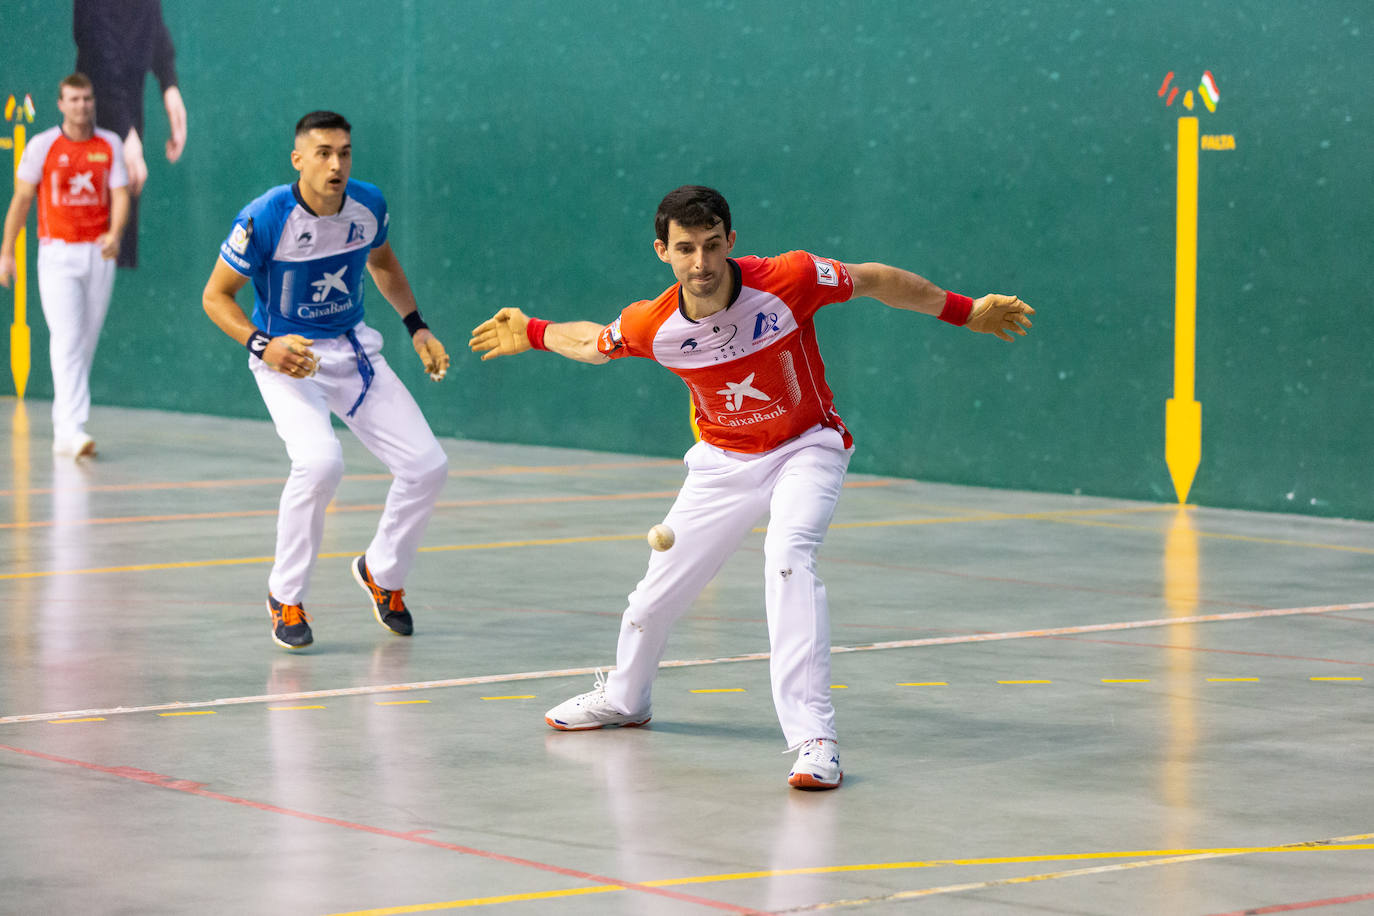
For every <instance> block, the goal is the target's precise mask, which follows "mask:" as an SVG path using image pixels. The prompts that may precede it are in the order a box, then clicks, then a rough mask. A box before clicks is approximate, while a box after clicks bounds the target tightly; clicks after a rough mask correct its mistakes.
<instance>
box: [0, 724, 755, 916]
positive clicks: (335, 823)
mask: <svg viewBox="0 0 1374 916" xmlns="http://www.w3.org/2000/svg"><path fill="white" fill-rule="evenodd" d="M0 750H4V751H10V752H11V753H15V754H22V755H24V756H26V757H34V758H37V759H39V760H46V761H48V762H50V763H60V764H64V765H66V766H75V767H81V768H83V769H86V770H92V771H94V772H97V773H104V774H106V775H108V776H117V777H119V778H120V779H129V780H132V781H134V782H141V783H146V784H147V785H150V786H156V787H158V788H160V789H171V790H173V791H176V792H185V793H186V794H188V795H198V796H200V797H201V798H208V799H211V800H212V801H220V802H228V803H229V804H232V805H241V806H243V807H245V808H253V809H255V810H258V811H264V812H267V813H268V814H282V815H285V816H287V817H295V818H300V819H301V820H305V821H314V822H315V823H317V824H326V825H328V826H331V827H343V828H344V829H346V830H357V831H359V832H361V833H371V834H375V835H377V836H384V837H389V838H391V839H394V840H403V841H405V842H407V843H418V844H420V845H422V846H432V847H434V848H436V849H447V850H449V851H451V852H458V853H462V854H463V855H468V856H477V857H479V858H483V859H491V860H492V861H496V862H505V863H506V864H508V865H519V866H522V867H524V868H533V869H537V870H539V871H546V872H552V873H553V874H557V875H563V876H564V877H568V878H577V879H578V880H581V881H590V882H592V883H593V884H613V885H615V886H617V887H622V888H624V889H625V890H627V891H639V892H641V893H645V894H652V895H654V896H656V897H667V898H669V899H672V900H678V901H682V902H683V903H693V904H697V905H699V906H705V907H710V908H711V909H716V910H724V911H725V912H728V913H747V914H752V916H763V914H762V913H761V911H759V910H755V909H751V908H749V907H744V906H738V905H736V904H733V903H725V902H723V901H720V900H710V899H708V898H706V897H697V896H694V895H692V894H683V893H680V892H678V891H671V890H668V889H666V888H661V887H648V886H646V885H643V884H636V883H635V882H633V881H624V880H622V879H620V878H610V877H607V876H605V875H597V874H593V873H591V872H585V871H578V870H577V869H575V868H564V867H562V866H561V865H550V864H548V863H546V862H536V861H534V860H533V859H522V858H520V857H518V856H508V855H503V854H502V853H499V852H491V851H489V850H486V849H477V848H475V847H472V846H461V845H459V844H457V843H445V842H443V841H441V840H432V839H430V838H428V837H425V836H419V835H418V834H419V833H420V832H421V831H407V832H405V833H402V832H400V831H397V830H387V829H386V828H385V827H373V826H371V825H368V824H357V823H354V822H353V821H344V820H339V819H338V818H334V817H325V816H324V815H321V814H310V813H309V812H306V811H294V810H292V809H290V808H282V807H279V806H277V805H270V804H267V803H266V802H257V801H253V800H251V799H247V798H237V797H235V796H233V795H224V794H221V793H219V792H212V791H210V790H209V789H207V788H205V783H201V782H192V781H191V780H189V779H176V778H173V777H171V776H164V775H162V774H161V773H153V772H151V771H149V770H140V769H138V768H137V767H129V766H121V767H111V766H104V765H102V764H98V763H90V762H88V761H84V760H73V759H72V758H70V757H58V756H57V755H55V754H45V753H43V752H42V751H33V750H28V749H26V748H22V747H11V746H10V745H8V744H0Z"/></svg>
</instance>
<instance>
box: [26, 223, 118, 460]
mask: <svg viewBox="0 0 1374 916" xmlns="http://www.w3.org/2000/svg"><path fill="white" fill-rule="evenodd" d="M114 279H115V262H114V260H113V259H111V260H106V259H105V258H103V257H101V254H100V245H99V244H97V243H95V242H64V241H61V240H60V239H53V240H44V241H41V242H39V245H38V298H39V301H40V302H41V303H42V306H43V319H44V321H46V322H47V324H48V360H49V362H50V363H51V364H52V428H53V441H54V442H63V441H70V440H72V439H73V438H75V437H77V436H79V435H81V434H82V433H84V432H85V431H86V422H87V421H88V420H89V419H90V417H91V364H92V363H94V362H95V347H96V344H97V343H99V341H100V329H101V328H102V327H104V325H105V315H106V313H107V312H108V311H109V309H110V294H111V292H113V290H114Z"/></svg>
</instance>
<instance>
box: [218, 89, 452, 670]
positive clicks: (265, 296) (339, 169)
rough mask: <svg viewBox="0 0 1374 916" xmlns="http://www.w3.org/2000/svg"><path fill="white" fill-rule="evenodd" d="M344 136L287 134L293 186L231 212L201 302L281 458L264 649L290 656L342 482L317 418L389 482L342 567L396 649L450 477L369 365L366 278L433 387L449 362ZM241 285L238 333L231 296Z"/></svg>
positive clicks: (424, 430) (330, 436)
mask: <svg viewBox="0 0 1374 916" xmlns="http://www.w3.org/2000/svg"><path fill="white" fill-rule="evenodd" d="M351 135H352V127H351V125H350V124H349V123H348V121H347V120H345V119H344V118H343V116H342V115H339V114H335V113H334V112H330V111H315V112H311V113H310V114H308V115H306V116H305V117H303V118H301V119H300V121H299V122H297V124H296V141H295V148H294V149H292V151H291V164H292V166H293V167H295V169H296V171H298V172H300V179H299V180H298V181H297V182H295V183H294V184H289V185H281V186H279V187H276V188H273V189H272V190H270V191H268V192H267V193H266V194H264V195H262V196H261V197H259V198H258V199H257V200H255V201H253V202H252V203H250V204H249V205H248V206H246V207H244V208H243V210H241V211H240V212H239V215H238V217H237V218H236V219H235V220H234V226H233V229H232V230H231V232H230V234H229V238H228V239H226V240H225V242H224V244H222V245H221V246H220V257H219V260H218V261H216V262H215V267H214V270H213V271H211V273H210V279H209V282H207V283H206V284H205V293H204V296H203V303H204V306H205V311H206V314H208V315H209V316H210V319H211V320H212V321H214V323H215V324H216V325H218V326H219V328H220V330H222V331H224V333H226V334H228V335H229V336H230V337H232V338H234V339H235V340H236V341H238V342H239V343H240V344H242V345H243V346H245V347H247V348H248V352H249V354H250V356H249V359H248V364H249V368H250V369H252V371H253V377H254V379H255V380H256V381H257V383H258V389H259V390H260V391H261V392H262V399H263V402H264V403H265V404H266V405H267V410H268V412H269V413H270V414H271V415H272V422H273V423H274V424H275V426H276V429H277V435H279V436H280V437H281V439H282V441H283V442H284V443H285V444H286V452H287V455H288V456H289V457H290V458H291V476H290V477H289V478H288V479H287V482H286V487H285V489H284V490H283V491H282V496H281V506H280V509H279V510H278V514H277V548H276V561H275V563H274V564H273V566H272V572H271V574H270V575H269V576H268V580H267V587H268V594H267V609H268V612H269V613H270V614H271V615H272V638H273V640H274V641H276V642H277V644H278V645H281V646H284V647H285V648H288V649H299V648H302V647H304V646H308V645H310V643H311V642H312V641H313V638H314V637H313V635H312V634H311V632H310V624H309V623H308V622H307V621H308V619H309V618H308V617H307V615H306V613H305V608H304V602H305V596H306V591H307V590H308V588H309V584H310V571H311V568H312V567H313V566H314V563H315V557H316V556H317V555H318V553H319V548H320V540H321V537H322V535H323V531H324V513H325V508H326V507H327V506H328V505H329V501H330V500H331V499H332V498H333V495H334V491H335V489H336V488H337V487H338V485H339V481H340V479H342V477H343V449H342V446H341V445H340V443H339V439H338V436H336V435H335V433H334V429H333V426H332V425H331V422H330V414H331V413H333V414H337V415H338V416H339V417H340V418H342V420H343V422H344V424H345V425H346V426H348V428H349V429H351V430H352V431H353V433H354V434H355V435H356V436H357V437H358V439H359V440H360V441H361V442H362V443H363V445H365V446H367V448H368V450H369V451H371V452H372V454H374V455H376V456H377V457H378V458H379V459H381V460H382V462H383V463H384V464H385V465H386V466H387V468H388V469H389V470H390V471H391V473H392V475H393V476H394V477H395V480H394V481H393V482H392V485H391V489H390V491H389V492H388V493H387V498H386V507H385V509H384V510H383V512H382V518H381V521H380V522H379V523H378V525H377V533H376V535H375V536H374V537H373V539H372V543H371V544H369V545H368V547H367V550H366V552H365V553H363V554H362V555H361V556H358V557H355V558H354V559H353V563H352V567H353V578H354V579H355V580H357V582H358V584H359V585H360V586H362V587H363V589H364V590H365V591H366V592H367V593H368V600H369V604H370V606H371V608H372V612H373V614H374V615H375V616H376V618H377V621H378V622H379V623H380V624H382V626H384V627H386V628H387V629H388V630H390V631H391V632H393V633H395V634H397V635H399V636H409V635H410V634H411V633H412V631H413V622H412V620H411V616H410V611H409V610H408V609H407V608H406V604H405V600H404V595H405V589H404V588H403V585H404V583H405V578H406V574H407V573H408V572H409V571H410V566H411V563H412V562H413V561H414V559H415V553H416V551H417V550H418V548H419V545H420V538H421V537H422V536H423V535H424V530H425V527H426V525H428V524H429V517H430V515H431V514H432V512H433V511H434V504H435V502H436V501H437V500H438V498H439V491H440V490H441V489H442V488H443V485H444V482H445V481H446V480H447V479H448V457H447V456H446V455H445V454H444V451H443V449H442V448H441V447H440V446H439V442H438V440H436V439H435V438H434V433H433V431H431V430H430V428H429V424H428V423H427V422H426V421H425V418H424V415H423V414H421V412H420V408H419V406H418V405H417V404H416V403H415V399H414V398H413V397H411V395H410V392H409V391H408V390H406V387H405V385H404V384H403V383H402V382H401V380H400V379H399V378H398V377H397V376H396V373H395V372H394V371H393V370H392V369H391V367H390V366H388V365H387V363H386V360H385V359H384V358H383V357H382V353H381V348H382V335H381V334H379V333H377V332H376V331H374V330H373V329H372V328H370V327H368V326H367V325H366V324H365V323H364V322H363V269H364V268H366V269H367V271H368V272H369V273H370V274H371V275H372V279H373V282H375V283H376V284H377V289H378V290H379V291H380V292H381V294H382V295H383V296H384V297H386V300H387V301H388V302H389V303H390V304H391V306H392V308H394V309H395V310H396V312H397V314H399V315H400V316H401V319H402V320H403V321H404V322H405V326H406V329H407V330H409V331H410V338H411V342H412V344H414V346H415V352H416V353H417V354H419V356H420V360H421V362H423V363H424V366H425V371H426V372H428V373H429V376H430V378H432V379H434V380H435V381H439V380H440V379H442V378H443V377H444V373H445V372H446V371H447V369H448V365H449V358H448V354H447V353H446V352H445V351H444V347H443V345H442V344H441V343H440V342H439V339H438V338H437V337H435V336H434V335H433V334H432V333H431V332H430V331H429V328H428V327H427V326H426V325H425V323H424V321H423V320H422V319H421V318H420V312H419V310H418V308H417V307H416V304H415V295H414V293H413V292H412V291H411V288H410V281H408V280H407V279H406V275H405V271H404V270H402V269H401V262H400V260H399V259H398V258H397V257H396V253H395V252H394V251H392V249H391V244H390V243H389V242H388V241H387V221H388V215H387V209H386V201H385V199H383V197H382V194H381V191H379V190H378V189H377V188H376V186H374V185H370V184H367V183H365V182H361V181H354V180H352V179H350V178H349V172H350V170H351V167H352V151H353V148H352V143H351ZM250 280H251V281H252V282H253V317H252V320H251V321H250V320H249V319H248V317H247V316H246V315H245V314H244V312H243V309H242V308H240V306H239V304H238V302H237V301H236V300H235V298H234V297H235V295H236V294H237V293H238V291H239V290H240V289H242V288H243V287H244V286H245V285H247V283H248V282H249V281H250Z"/></svg>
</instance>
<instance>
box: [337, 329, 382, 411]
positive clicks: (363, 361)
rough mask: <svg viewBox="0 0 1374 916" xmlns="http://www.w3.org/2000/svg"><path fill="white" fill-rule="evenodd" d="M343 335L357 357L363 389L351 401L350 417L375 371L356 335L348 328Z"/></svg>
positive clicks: (369, 384)
mask: <svg viewBox="0 0 1374 916" xmlns="http://www.w3.org/2000/svg"><path fill="white" fill-rule="evenodd" d="M344 336H345V337H347V338H348V342H349V343H351V344H352V345H353V355H354V356H356V357H357V358H358V374H359V375H361V376H362V377H363V390H362V391H360V392H359V393H358V400H356V401H354V402H353V406H352V407H351V408H349V411H348V415H349V416H350V417H351V416H353V415H354V414H355V413H357V412H358V407H359V405H361V404H362V403H363V398H365V397H367V389H369V388H371V387H372V377H373V376H374V375H376V374H377V373H376V371H375V370H374V369H373V368H372V360H370V359H368V358H367V354H366V353H365V352H363V345H362V344H360V343H358V335H357V334H354V333H353V331H352V330H349V331H348V333H346V334H345V335H344Z"/></svg>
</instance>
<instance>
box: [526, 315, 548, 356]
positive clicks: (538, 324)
mask: <svg viewBox="0 0 1374 916" xmlns="http://www.w3.org/2000/svg"><path fill="white" fill-rule="evenodd" d="M550 324H552V322H549V321H545V320H544V319H543V318H531V319H530V323H529V324H527V325H525V336H526V337H528V338H529V339H530V346H531V347H534V348H535V349H536V350H547V349H548V347H546V346H544V330H545V329H546V328H547V327H548V326H549V325H550Z"/></svg>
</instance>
